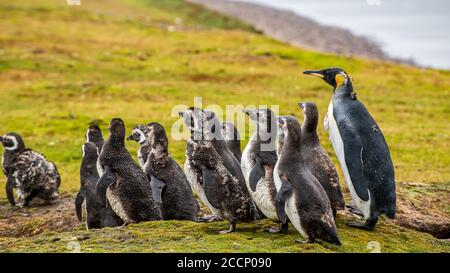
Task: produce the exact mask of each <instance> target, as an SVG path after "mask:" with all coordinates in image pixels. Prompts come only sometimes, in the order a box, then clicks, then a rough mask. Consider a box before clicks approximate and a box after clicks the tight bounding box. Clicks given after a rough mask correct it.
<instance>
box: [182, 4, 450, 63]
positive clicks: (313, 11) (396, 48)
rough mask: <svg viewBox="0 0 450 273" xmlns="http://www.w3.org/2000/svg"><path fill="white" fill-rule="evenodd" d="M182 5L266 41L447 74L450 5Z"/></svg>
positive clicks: (449, 51)
mask: <svg viewBox="0 0 450 273" xmlns="http://www.w3.org/2000/svg"><path fill="white" fill-rule="evenodd" d="M187 1H188V2H191V3H195V4H200V5H203V6H205V7H206V8H209V9H211V10H214V11H216V12H219V13H222V14H225V15H228V16H231V17H235V18H238V19H239V20H241V21H243V22H245V23H248V24H250V25H252V26H254V27H255V29H257V30H259V31H261V32H263V33H264V34H265V35H267V36H270V37H272V38H274V39H277V40H280V41H283V42H287V43H290V44H292V45H295V46H299V47H306V48H311V49H315V50H318V51H323V52H330V53H336V54H341V55H347V56H351V55H354V56H362V57H367V58H371V59H381V60H390V61H395V62H402V63H410V64H413V63H416V61H417V64H418V65H421V66H432V67H436V68H444V69H449V68H450V62H449V61H448V60H449V56H450V45H449V44H448V43H449V41H450V38H449V37H450V34H448V33H447V34H446V31H443V30H444V28H446V27H447V26H446V25H445V22H447V21H450V19H446V18H447V17H449V18H450V15H449V16H447V17H445V16H444V15H445V14H446V13H447V11H448V8H449V7H450V5H449V4H448V3H445V2H444V3H441V2H443V1H444V0H432V1H430V3H428V4H427V2H425V3H418V2H417V1H412V2H409V1H405V2H402V1H393V2H389V3H387V1H382V0H381V1H380V3H381V6H377V7H375V6H370V5H369V3H368V2H367V1H366V0H361V1H360V2H359V1H354V0H345V1H343V2H339V3H337V2H336V1H331V0H325V1H306V0H305V1H297V0H296V1H293V0H243V1H234V0H187ZM372 2H374V3H376V2H377V1H375V0H371V3H372ZM416 2H417V3H416ZM420 9H422V10H423V12H421V10H420ZM433 12H434V13H433ZM349 13H350V15H349ZM397 14H398V16H397ZM311 18H312V19H311ZM316 20H317V21H316ZM439 22H441V23H439ZM435 25H437V26H435ZM438 26H439V27H438Z"/></svg>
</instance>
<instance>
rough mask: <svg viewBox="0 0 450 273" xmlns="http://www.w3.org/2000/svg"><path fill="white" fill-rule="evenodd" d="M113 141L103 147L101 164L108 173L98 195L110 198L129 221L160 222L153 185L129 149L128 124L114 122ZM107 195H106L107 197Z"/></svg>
mask: <svg viewBox="0 0 450 273" xmlns="http://www.w3.org/2000/svg"><path fill="white" fill-rule="evenodd" d="M108 130H109V132H110V137H109V139H108V140H107V141H106V142H105V144H104V145H103V149H102V152H101V154H100V156H99V159H98V160H99V163H100V166H101V168H102V169H103V170H104V172H105V173H103V175H102V177H101V178H100V180H99V182H98V183H97V195H98V196H99V198H101V199H103V198H105V195H107V198H108V201H109V202H110V204H111V206H112V208H113V210H114V211H115V212H116V213H117V215H119V217H120V218H121V219H122V220H123V221H124V222H125V224H128V223H132V222H140V221H148V220H159V219H160V217H161V216H160V214H159V211H158V209H157V207H156V206H155V203H154V200H153V196H152V190H151V187H150V182H149V181H148V179H147V176H146V175H145V173H144V172H143V171H142V169H141V168H140V167H139V166H138V165H137V163H136V162H135V161H134V160H133V159H132V157H131V155H130V153H129V152H128V151H127V149H126V147H125V134H126V130H125V124H124V122H123V121H122V120H121V119H119V118H115V119H112V120H111V122H110V126H109V128H108ZM105 193H106V194H105Z"/></svg>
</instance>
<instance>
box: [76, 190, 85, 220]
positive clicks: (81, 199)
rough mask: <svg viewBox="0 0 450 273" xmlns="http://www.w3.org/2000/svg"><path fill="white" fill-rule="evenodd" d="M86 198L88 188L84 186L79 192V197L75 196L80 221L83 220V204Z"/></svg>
mask: <svg viewBox="0 0 450 273" xmlns="http://www.w3.org/2000/svg"><path fill="white" fill-rule="evenodd" d="M85 198H86V189H85V188H84V187H82V188H81V189H80V191H79V192H78V193H77V197H76V198H75V212H76V214H77V218H78V221H79V222H81V221H82V220H83V211H82V205H83V202H84V199H85Z"/></svg>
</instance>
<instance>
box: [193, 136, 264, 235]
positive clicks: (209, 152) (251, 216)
mask: <svg viewBox="0 0 450 273" xmlns="http://www.w3.org/2000/svg"><path fill="white" fill-rule="evenodd" d="M188 142H189V144H188V147H187V151H186V152H187V154H188V156H189V159H190V160H191V164H192V165H193V166H195V167H196V168H198V169H199V170H200V172H201V175H202V178H203V179H202V182H203V184H202V187H203V190H204V194H205V197H206V198H207V200H208V203H209V204H210V206H212V207H213V208H214V210H218V211H219V215H220V216H221V217H223V218H224V219H226V220H228V222H229V223H230V228H229V229H228V230H223V231H220V232H219V233H220V234H225V233H229V232H234V231H235V230H236V223H237V222H238V221H242V222H250V221H253V220H255V216H256V215H257V214H258V211H257V210H256V208H255V206H254V204H253V202H252V201H251V199H250V198H249V197H248V196H246V195H245V194H244V192H243V191H242V187H241V186H240V185H239V181H238V180H237V179H236V177H235V176H233V175H232V174H231V173H230V172H229V171H228V170H227V168H226V167H225V165H224V164H223V161H222V158H221V156H220V155H219V153H218V152H217V151H216V149H215V148H214V146H213V144H212V142H211V141H208V140H192V139H190V140H188Z"/></svg>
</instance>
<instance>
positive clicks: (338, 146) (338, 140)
mask: <svg viewBox="0 0 450 273" xmlns="http://www.w3.org/2000/svg"><path fill="white" fill-rule="evenodd" d="M333 113H334V112H333V101H330V104H329V105H328V113H327V115H326V117H325V120H324V127H325V130H327V131H328V134H329V136H330V141H331V144H332V145H333V149H334V152H335V153H336V156H337V158H338V160H339V164H340V165H341V168H342V172H343V174H344V178H345V182H346V184H347V187H348V189H349V191H350V194H351V195H352V202H353V204H354V205H355V206H356V207H357V208H358V209H359V210H360V211H361V212H362V213H363V214H364V218H365V219H367V218H369V216H370V199H371V198H370V192H369V200H367V201H364V200H362V199H361V198H359V196H358V194H357V193H356V190H355V187H354V186H353V182H352V179H351V177H350V173H349V171H348V168H347V163H346V162H345V151H344V141H343V140H342V137H341V134H340V132H339V128H338V126H337V122H336V119H335V118H334V114H333Z"/></svg>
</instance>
